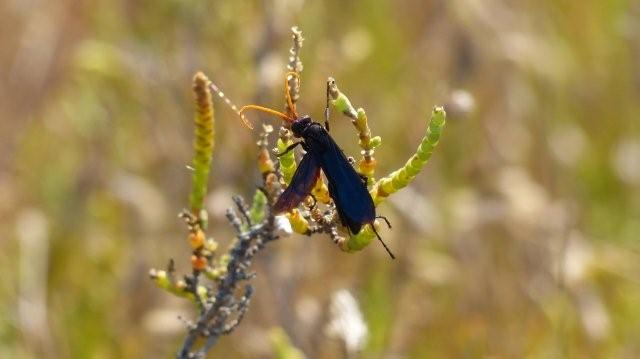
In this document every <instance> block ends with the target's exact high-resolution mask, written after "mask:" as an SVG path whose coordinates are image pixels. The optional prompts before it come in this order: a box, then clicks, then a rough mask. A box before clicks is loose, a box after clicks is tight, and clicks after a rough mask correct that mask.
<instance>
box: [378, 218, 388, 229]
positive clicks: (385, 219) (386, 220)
mask: <svg viewBox="0 0 640 359" xmlns="http://www.w3.org/2000/svg"><path fill="white" fill-rule="evenodd" d="M378 218H380V219H384V221H385V222H386V223H387V227H389V229H391V223H390V222H389V220H388V219H387V217H385V216H376V219H378Z"/></svg>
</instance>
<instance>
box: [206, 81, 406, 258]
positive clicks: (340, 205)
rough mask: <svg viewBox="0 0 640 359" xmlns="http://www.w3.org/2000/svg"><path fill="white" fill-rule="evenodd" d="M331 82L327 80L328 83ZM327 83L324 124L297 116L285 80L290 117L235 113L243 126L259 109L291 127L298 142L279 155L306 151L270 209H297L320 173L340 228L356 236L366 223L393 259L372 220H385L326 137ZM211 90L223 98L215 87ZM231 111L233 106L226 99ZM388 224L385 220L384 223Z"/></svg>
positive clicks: (362, 182) (362, 183) (358, 177)
mask: <svg viewBox="0 0 640 359" xmlns="http://www.w3.org/2000/svg"><path fill="white" fill-rule="evenodd" d="M289 76H295V77H297V78H298V81H299V77H298V74H297V73H295V72H290V73H288V74H287V79H288V78H289ZM329 81H331V79H330V80H329ZM328 87H329V83H328V84H327V107H326V108H325V125H324V126H322V125H321V124H319V123H317V122H314V121H313V120H312V119H311V117H310V116H308V115H304V116H302V117H299V116H298V114H297V113H296V111H295V106H294V104H293V101H292V100H291V96H290V93H289V85H288V80H285V93H286V97H287V103H288V105H289V109H291V112H292V115H290V116H287V115H286V114H284V113H281V112H279V111H275V110H272V109H269V108H265V107H262V106H257V105H247V106H244V107H242V108H241V109H240V111H237V112H238V113H239V114H240V116H241V117H242V120H243V121H244V122H245V124H248V121H247V120H246V119H245V118H244V116H243V112H244V111H246V110H249V109H253V110H259V111H263V112H267V113H270V114H272V115H276V116H278V117H280V118H282V119H283V120H285V121H286V122H289V123H290V124H291V131H292V132H293V135H294V136H295V137H297V138H301V139H302V140H301V141H299V142H296V143H294V144H293V145H291V146H289V147H288V148H287V149H286V150H285V151H284V152H283V153H280V154H279V156H281V155H283V154H284V153H287V152H289V151H291V150H293V149H294V148H295V147H296V146H298V145H301V146H302V148H303V149H304V150H305V151H306V154H305V155H304V156H303V157H302V160H301V161H300V163H299V164H298V168H297V169H296V172H295V173H294V175H293V178H292V179H291V183H290V184H289V186H288V187H287V188H286V190H285V191H284V192H283V193H282V194H281V195H280V197H279V198H278V200H277V202H276V203H275V205H274V206H273V210H274V212H275V213H281V212H288V211H290V210H292V209H293V208H295V207H297V206H298V205H299V204H300V202H302V201H303V200H304V199H305V198H306V197H307V196H308V195H309V194H310V192H311V189H312V188H313V186H314V184H315V183H316V181H317V180H318V177H319V176H320V170H322V172H324V175H325V177H326V178H327V182H328V187H329V195H330V196H331V198H332V199H333V202H334V203H335V206H336V210H337V211H338V215H339V217H340V222H341V223H342V225H343V226H345V227H347V228H348V229H349V232H350V233H358V232H360V229H361V228H362V226H363V225H365V224H369V225H370V226H371V229H372V230H373V232H374V233H375V234H376V236H377V237H378V240H379V241H380V243H382V245H383V246H384V248H385V249H386V250H387V252H388V253H389V255H390V256H391V258H395V256H394V255H393V253H391V251H390V250H389V248H388V247H387V246H386V244H385V243H384V242H383V241H382V238H380V235H379V234H378V232H377V231H376V229H375V227H374V225H373V222H374V221H375V220H376V218H383V219H384V220H385V221H386V218H384V217H381V216H376V208H375V205H374V203H373V199H372V198H371V195H370V194H369V191H368V189H367V185H366V183H367V181H366V178H364V177H363V176H361V175H359V174H358V172H356V170H355V169H354V168H353V166H352V165H351V163H349V160H347V157H346V156H345V154H344V152H342V149H341V148H340V147H339V146H338V144H337V143H336V142H335V141H334V140H333V138H332V137H331V135H329V132H328V131H329V91H328ZM214 90H215V91H216V92H217V93H218V94H219V95H220V96H221V97H224V95H223V94H222V92H220V91H219V90H218V89H217V88H216V87H214ZM225 100H226V101H227V103H229V104H230V105H231V106H232V108H234V110H235V106H233V105H232V104H231V103H230V102H229V101H228V100H227V99H226V98H225ZM387 224H388V221H387Z"/></svg>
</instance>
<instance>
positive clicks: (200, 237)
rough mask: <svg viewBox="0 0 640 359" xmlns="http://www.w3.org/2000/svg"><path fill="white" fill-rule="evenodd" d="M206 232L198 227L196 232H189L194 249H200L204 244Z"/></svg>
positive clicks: (190, 242)
mask: <svg viewBox="0 0 640 359" xmlns="http://www.w3.org/2000/svg"><path fill="white" fill-rule="evenodd" d="M204 240H205V237H204V232H203V231H202V230H201V229H198V230H197V231H196V232H195V233H190V234H189V244H190V245H191V247H192V248H193V249H198V248H200V247H202V246H203V245H204Z"/></svg>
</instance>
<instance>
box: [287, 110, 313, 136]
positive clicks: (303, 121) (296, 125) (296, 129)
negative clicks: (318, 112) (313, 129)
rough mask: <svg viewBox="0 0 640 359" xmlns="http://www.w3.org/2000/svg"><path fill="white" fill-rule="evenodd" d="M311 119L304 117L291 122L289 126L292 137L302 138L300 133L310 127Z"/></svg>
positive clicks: (307, 116)
mask: <svg viewBox="0 0 640 359" xmlns="http://www.w3.org/2000/svg"><path fill="white" fill-rule="evenodd" d="M311 122H312V120H311V117H309V115H304V116H302V117H300V118H299V119H297V120H295V121H293V123H292V124H291V131H293V135H294V136H296V137H302V133H303V132H304V130H305V129H306V128H307V127H309V125H311Z"/></svg>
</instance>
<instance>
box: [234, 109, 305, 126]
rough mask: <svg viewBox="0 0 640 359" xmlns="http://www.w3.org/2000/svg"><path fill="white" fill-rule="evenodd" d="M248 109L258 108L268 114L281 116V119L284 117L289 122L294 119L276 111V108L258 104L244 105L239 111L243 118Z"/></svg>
mask: <svg viewBox="0 0 640 359" xmlns="http://www.w3.org/2000/svg"><path fill="white" fill-rule="evenodd" d="M246 110H257V111H262V112H266V113H268V114H271V115H274V116H278V117H280V118H281V119H283V120H285V121H287V122H293V120H294V119H292V118H291V117H289V116H287V115H285V114H284V113H282V112H280V111H276V110H273V109H270V108H268V107H263V106H258V105H246V106H242V108H241V109H240V111H238V113H239V114H240V116H242V118H244V112H245V111H246Z"/></svg>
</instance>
